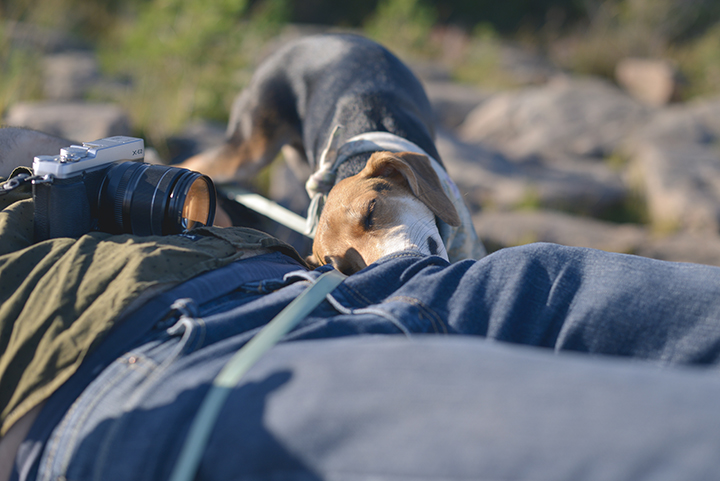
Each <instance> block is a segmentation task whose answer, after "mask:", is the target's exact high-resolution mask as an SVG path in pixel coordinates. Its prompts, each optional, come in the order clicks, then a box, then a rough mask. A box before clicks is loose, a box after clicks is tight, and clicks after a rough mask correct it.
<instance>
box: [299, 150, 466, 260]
mask: <svg viewBox="0 0 720 481" xmlns="http://www.w3.org/2000/svg"><path fill="white" fill-rule="evenodd" d="M435 216H437V217H439V218H440V219H442V220H443V221H445V222H446V223H448V224H450V225H459V224H460V219H459V217H458V214H457V212H456V210H455V207H454V206H453V205H452V202H451V201H450V199H448V198H447V196H446V195H445V193H444V192H443V190H442V186H441V184H440V180H439V179H438V177H437V174H435V171H434V170H433V168H432V166H431V165H430V161H429V160H428V158H427V157H426V156H424V155H418V154H414V153H409V152H402V153H397V154H395V153H389V152H377V153H375V154H373V155H372V157H370V159H369V160H368V163H367V165H366V166H365V168H364V169H363V170H362V171H361V172H360V173H359V174H357V175H355V176H352V177H348V178H346V179H343V180H342V181H341V182H338V184H337V185H335V186H334V187H333V188H332V190H331V191H330V194H329V195H328V199H327V202H326V204H325V207H324V208H323V212H322V215H321V217H320V222H319V224H318V229H317V233H316V235H315V241H314V243H313V255H314V257H315V261H316V262H317V263H318V264H333V265H334V266H335V268H336V269H338V270H340V271H342V272H344V273H346V274H351V273H353V272H357V271H359V270H360V269H363V268H364V267H366V266H367V265H369V264H372V263H373V262H375V261H376V260H378V259H379V258H381V257H383V256H386V255H388V254H392V253H393V252H399V251H404V250H416V251H419V252H422V253H424V254H427V255H439V256H442V257H444V258H445V259H447V252H446V251H445V246H444V245H443V243H442V239H441V238H440V233H439V231H438V228H437V224H436V223H435Z"/></svg>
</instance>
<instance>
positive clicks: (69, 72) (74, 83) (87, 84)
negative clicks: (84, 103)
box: [43, 50, 100, 100]
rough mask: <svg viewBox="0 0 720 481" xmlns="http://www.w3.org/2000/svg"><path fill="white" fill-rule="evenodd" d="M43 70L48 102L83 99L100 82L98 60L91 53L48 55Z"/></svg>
mask: <svg viewBox="0 0 720 481" xmlns="http://www.w3.org/2000/svg"><path fill="white" fill-rule="evenodd" d="M43 69H44V87H43V92H44V94H45V97H46V98H47V99H48V100H77V99H82V98H84V97H85V95H87V93H88V92H89V91H90V90H92V88H93V86H94V85H95V84H97V83H98V82H99V80H100V74H99V68H98V63H97V59H96V58H95V54H94V53H93V52H89V51H83V50H75V51H69V52H63V53H56V54H53V55H48V56H46V57H45V59H44V61H43Z"/></svg>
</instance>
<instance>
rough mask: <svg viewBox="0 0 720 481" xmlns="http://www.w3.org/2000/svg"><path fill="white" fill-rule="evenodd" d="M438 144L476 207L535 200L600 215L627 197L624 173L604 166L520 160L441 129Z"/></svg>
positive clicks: (538, 203)
mask: <svg viewBox="0 0 720 481" xmlns="http://www.w3.org/2000/svg"><path fill="white" fill-rule="evenodd" d="M437 146H438V149H439V151H440V155H441V157H442V159H443V162H444V163H445V166H446V168H447V170H448V173H449V174H450V177H451V178H453V179H454V180H455V182H456V183H457V184H458V187H459V188H460V189H461V191H463V192H464V193H465V195H466V203H468V204H469V205H471V207H473V208H478V207H479V206H492V207H495V208H500V209H504V210H507V209H512V208H514V207H517V206H520V205H527V204H533V205H536V206H542V207H550V208H556V209H566V210H571V211H573V212H583V213H587V214H599V213H602V212H604V211H606V210H607V209H611V208H613V207H614V206H617V205H618V204H620V203H622V202H623V201H624V199H625V197H626V195H627V190H626V188H625V185H624V184H623V182H622V179H621V178H620V176H619V175H618V174H617V173H615V172H613V171H611V170H610V169H609V168H607V167H606V166H605V165H603V164H593V163H589V164H588V163H582V162H565V163H562V164H561V163H557V164H552V165H551V164H545V163H543V162H540V161H537V162H524V163H515V162H511V161H510V160H508V159H507V158H506V157H505V156H503V155H502V154H500V153H498V152H496V151H492V150H489V149H486V148H484V147H482V146H479V145H471V144H467V143H464V142H462V141H460V140H458V139H457V138H456V137H455V136H453V135H452V133H450V132H448V131H444V130H441V131H440V132H439V133H438V138H437Z"/></svg>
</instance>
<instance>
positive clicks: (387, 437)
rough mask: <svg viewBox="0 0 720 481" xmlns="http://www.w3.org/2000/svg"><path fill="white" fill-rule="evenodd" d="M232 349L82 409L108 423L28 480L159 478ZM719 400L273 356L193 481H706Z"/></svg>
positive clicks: (356, 341)
mask: <svg viewBox="0 0 720 481" xmlns="http://www.w3.org/2000/svg"><path fill="white" fill-rule="evenodd" d="M236 347H237V341H236V340H235V339H232V338H231V339H228V340H227V342H222V343H217V344H214V345H212V346H208V347H206V348H203V349H201V350H198V351H196V352H194V353H192V354H190V355H188V356H187V357H185V358H183V359H182V360H180V361H179V362H176V363H173V364H172V365H171V366H169V367H168V369H167V370H166V371H165V375H164V376H162V377H156V378H155V379H154V380H153V382H152V383H146V385H144V386H142V390H141V392H133V390H132V389H131V387H130V386H129V385H128V386H126V387H127V388H128V390H127V392H125V393H124V392H123V389H120V390H119V391H117V392H115V393H102V395H101V396H100V397H98V398H96V402H95V403H93V404H94V405H96V406H103V405H106V406H114V407H115V408H116V410H115V411H112V412H108V411H103V410H102V409H94V410H92V411H89V412H87V413H86V414H87V415H88V416H89V417H90V419H89V420H86V421H85V427H83V426H76V427H75V430H76V432H82V433H83V434H82V436H77V437H75V438H73V437H72V436H64V439H67V440H72V441H74V442H76V445H75V448H76V449H77V450H76V451H75V454H74V455H73V456H72V457H71V458H68V459H67V465H66V466H64V467H63V466H62V465H61V464H58V463H56V464H55V465H54V469H53V470H50V471H46V472H44V473H43V474H44V475H49V474H52V475H53V478H52V479H55V478H54V477H56V476H60V475H63V476H65V477H66V478H67V479H74V480H78V481H82V480H90V479H103V480H106V481H111V480H114V479H118V480H121V479H133V480H136V481H142V480H160V479H167V477H168V475H169V473H170V472H171V470H172V468H173V466H174V464H175V462H176V460H177V456H178V454H179V452H180V448H181V446H182V444H183V442H184V440H185V436H186V434H187V432H188V428H189V425H190V423H191V421H192V419H193V417H194V415H195V413H196V412H197V409H198V407H199V404H200V402H201V400H202V399H203V396H204V394H205V393H206V391H207V388H208V385H209V384H210V382H211V380H212V378H213V377H214V375H215V374H216V373H217V372H218V371H219V370H220V368H221V367H222V366H223V365H224V364H225V362H227V360H228V359H229V357H230V356H231V355H232V353H233V352H234V350H235V348H236ZM137 355H138V360H137V361H136V363H140V364H142V363H143V362H145V359H144V358H143V357H142V354H140V353H138V354H137ZM97 395H98V394H97V393H96V396H97ZM719 396H720V380H719V379H718V377H717V375H716V372H714V371H707V370H703V369H693V370H690V369H682V370H681V369H657V368H656V367H653V366H650V365H648V364H645V363H638V362H634V363H628V362H627V361H623V360H620V359H617V358H616V359H610V358H604V359H599V358H589V357H587V356H581V355H578V354H571V353H562V354H559V355H556V354H553V353H552V352H550V351H548V350H542V349H536V348H528V347H521V346H512V345H509V344H499V343H492V342H488V341H487V340H485V339H480V338H473V337H458V336H452V337H440V336H418V337H416V338H415V339H409V340H408V339H404V338H401V337H398V336H364V337H351V338H345V339H332V340H318V341H302V342H291V343H283V344H280V345H278V346H276V347H275V348H273V349H272V350H271V351H270V352H269V353H267V354H266V355H265V356H264V357H263V358H262V359H261V360H260V361H259V362H258V363H257V364H256V365H255V366H254V367H253V368H252V369H251V370H250V371H249V372H248V374H247V375H246V377H245V378H244V379H243V380H242V381H241V383H240V385H239V386H238V387H237V388H236V389H234V390H233V392H232V393H231V394H230V396H229V398H228V400H227V402H226V404H225V406H224V408H223V410H222V412H221V415H220V418H219V420H218V422H217V423H216V424H215V427H214V431H213V434H212V436H211V438H210V441H209V445H208V446H207V449H206V451H205V455H204V458H203V461H202V464H201V466H200V470H199V476H198V478H197V479H204V480H229V479H290V480H316V479H324V480H335V479H379V480H398V479H403V480H427V479H517V480H523V479H525V480H533V481H534V480H538V479H583V480H605V479H613V480H636V479H648V478H652V479H683V480H704V479H712V478H713V476H715V475H716V474H717V473H718V472H720V457H718V456H717V453H718V450H720V435H719V434H718V433H720V411H718V409H717V402H716V400H717V399H718V397H719ZM105 397H107V399H105ZM112 398H115V399H122V400H123V404H124V406H123V408H122V409H118V403H117V402H116V401H113V400H112ZM106 401H107V402H106ZM84 402H85V400H84V399H82V398H81V400H80V403H84ZM87 426H92V429H87ZM67 431H68V434H72V431H71V428H70V427H67ZM68 443H70V441H68V442H67V443H64V444H62V446H61V447H62V449H71V444H68ZM40 479H45V478H42V477H41V478H40ZM47 479H50V477H47Z"/></svg>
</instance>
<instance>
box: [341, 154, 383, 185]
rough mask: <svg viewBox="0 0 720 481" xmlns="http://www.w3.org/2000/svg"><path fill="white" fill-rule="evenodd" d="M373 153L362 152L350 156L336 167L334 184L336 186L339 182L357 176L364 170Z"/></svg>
mask: <svg viewBox="0 0 720 481" xmlns="http://www.w3.org/2000/svg"><path fill="white" fill-rule="evenodd" d="M373 153H374V152H362V153H360V154H355V155H351V156H350V157H348V158H346V159H345V160H343V161H342V163H340V165H338V166H337V174H336V177H335V183H336V184H337V183H338V182H340V181H341V180H343V179H345V178H347V177H352V176H353V175H357V174H359V173H360V171H361V170H363V169H364V168H365V165H366V164H367V162H368V159H369V158H370V156H371V155H372V154H373Z"/></svg>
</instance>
